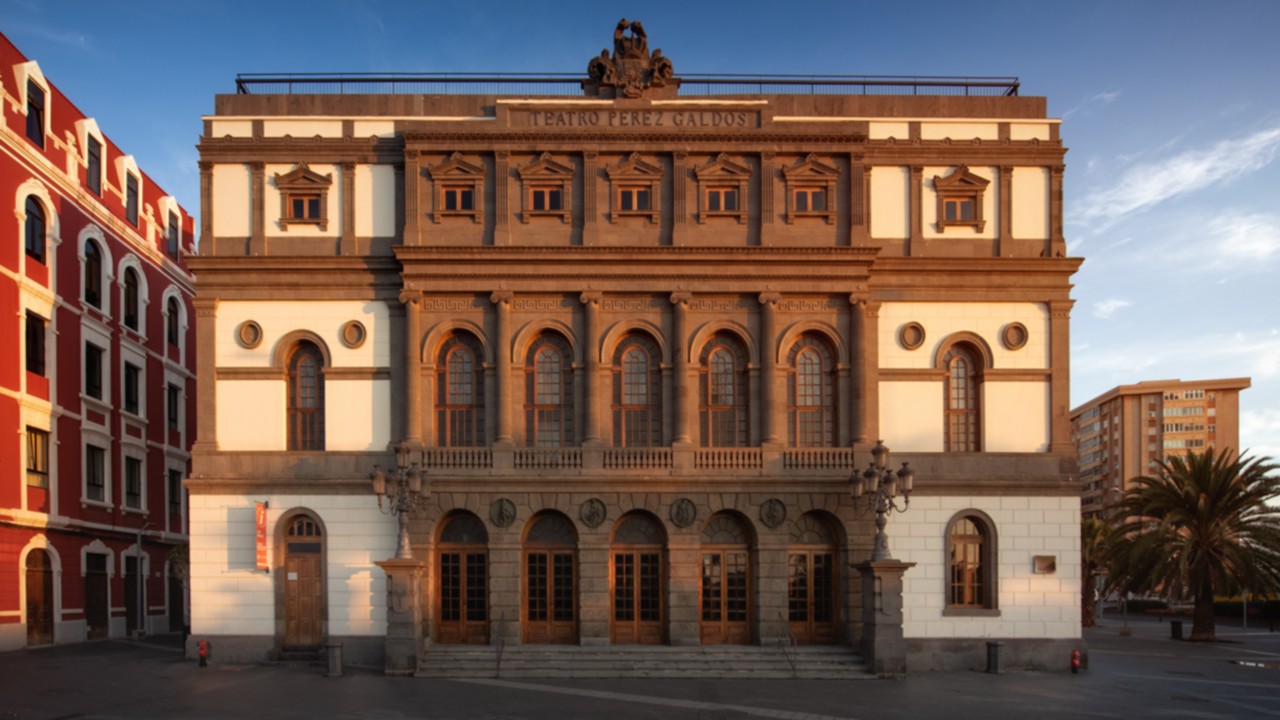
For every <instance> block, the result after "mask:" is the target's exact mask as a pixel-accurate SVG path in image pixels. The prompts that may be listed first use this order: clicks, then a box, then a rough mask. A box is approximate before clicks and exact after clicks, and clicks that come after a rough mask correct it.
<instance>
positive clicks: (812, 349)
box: [787, 335, 836, 447]
mask: <svg viewBox="0 0 1280 720" xmlns="http://www.w3.org/2000/svg"><path fill="white" fill-rule="evenodd" d="M835 439H836V412H835V361H834V360H833V358H832V353H831V348H830V347H829V346H828V345H827V343H825V342H823V341H822V340H821V339H820V338H817V337H814V336H812V335H805V336H803V337H801V338H800V339H799V340H797V341H796V344H795V345H793V346H791V351H790V352H789V353H788V354H787V443H788V444H789V445H790V446H791V447H832V446H833V445H835Z"/></svg>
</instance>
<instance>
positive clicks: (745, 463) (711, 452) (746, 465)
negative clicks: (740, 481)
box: [693, 448, 763, 470]
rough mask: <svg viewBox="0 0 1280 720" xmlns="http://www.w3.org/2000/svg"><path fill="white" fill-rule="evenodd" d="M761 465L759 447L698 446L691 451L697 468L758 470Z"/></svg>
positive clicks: (694, 465) (761, 459)
mask: <svg viewBox="0 0 1280 720" xmlns="http://www.w3.org/2000/svg"><path fill="white" fill-rule="evenodd" d="M762 465H763V458H761V456H760V448H699V449H698V450H695V451H694V453H693V467H694V468H696V469H698V470H758V469H760V467H761V466H762Z"/></svg>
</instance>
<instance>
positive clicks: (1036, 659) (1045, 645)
mask: <svg viewBox="0 0 1280 720" xmlns="http://www.w3.org/2000/svg"><path fill="white" fill-rule="evenodd" d="M988 642H999V643H1002V645H1001V647H1000V672H1019V671H1024V670H1037V671H1041V672H1045V671H1047V672H1071V651H1072V650H1077V649H1078V650H1079V651H1080V655H1081V658H1082V660H1084V663H1083V664H1084V667H1088V648H1087V647H1085V644H1084V640H1083V639H1075V640H1073V639H1070V638H1067V639H1062V638H1056V639H1037V638H936V639H935V638H907V640H906V644H907V668H908V670H909V671H910V672H912V673H918V672H952V671H957V670H977V671H985V670H986V669H987V643H988Z"/></svg>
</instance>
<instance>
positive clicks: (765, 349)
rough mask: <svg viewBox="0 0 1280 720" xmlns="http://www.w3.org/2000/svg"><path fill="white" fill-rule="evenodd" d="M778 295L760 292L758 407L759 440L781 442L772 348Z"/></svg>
mask: <svg viewBox="0 0 1280 720" xmlns="http://www.w3.org/2000/svg"><path fill="white" fill-rule="evenodd" d="M781 299H782V296H781V295H779V294H778V293H760V297H759V301H760V376H761V377H760V406H761V413H760V419H761V424H762V427H761V433H760V437H761V440H762V441H763V442H764V443H765V444H776V443H779V442H781V440H780V439H779V438H778V426H779V422H778V413H779V410H780V408H779V407H778V403H777V402H776V400H777V393H776V392H775V390H776V389H777V388H776V387H775V386H776V385H777V382H778V367H777V366H778V356H777V353H776V352H775V351H774V349H775V347H776V346H777V342H778V338H777V324H778V322H777V312H778V301H780V300H781Z"/></svg>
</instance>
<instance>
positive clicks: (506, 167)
mask: <svg viewBox="0 0 1280 720" xmlns="http://www.w3.org/2000/svg"><path fill="white" fill-rule="evenodd" d="M493 166H494V173H493V199H494V205H496V206H497V207H495V208H494V211H493V214H494V225H493V244H494V245H510V244H511V208H510V205H511V202H510V199H509V195H510V190H511V167H510V166H511V153H509V152H507V151H506V150H499V151H498V152H496V153H494V154H493Z"/></svg>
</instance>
